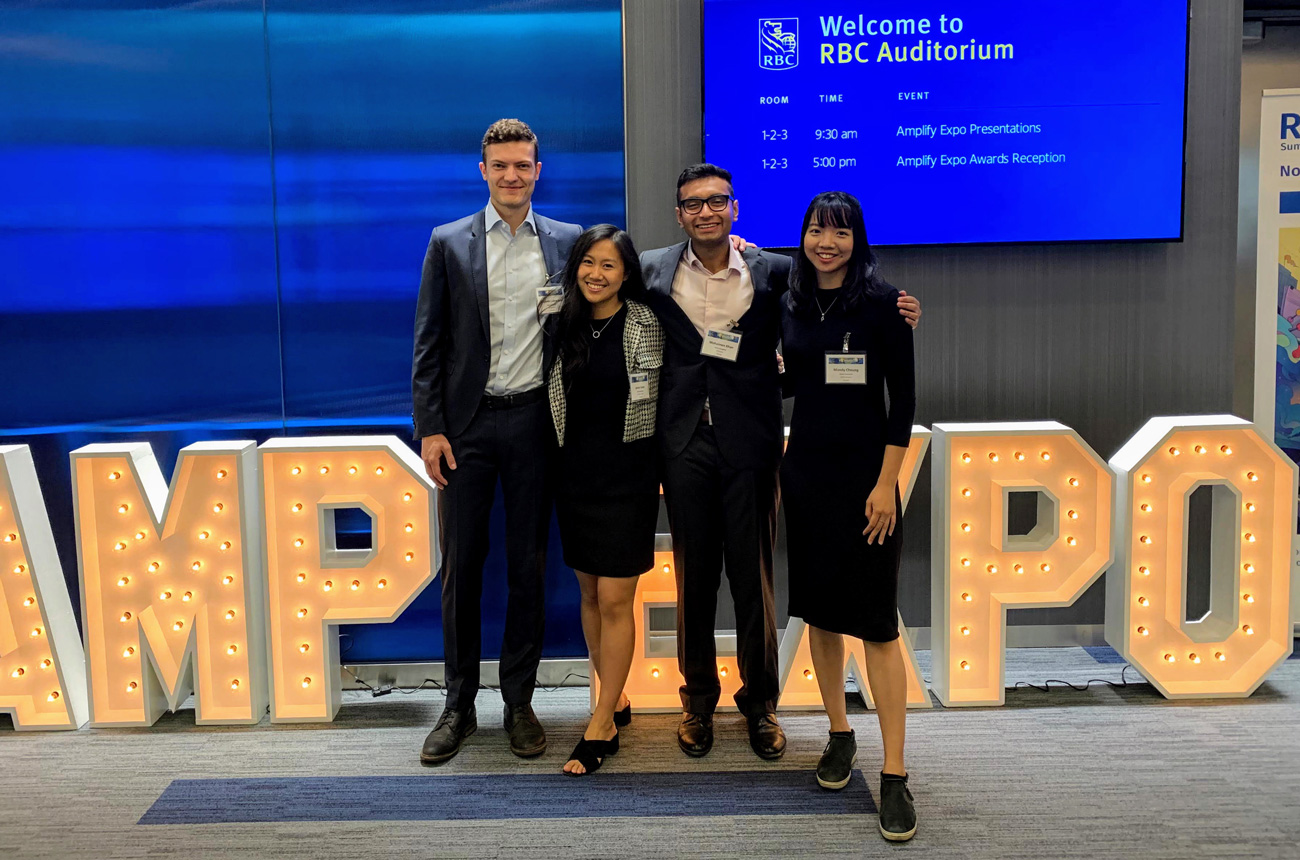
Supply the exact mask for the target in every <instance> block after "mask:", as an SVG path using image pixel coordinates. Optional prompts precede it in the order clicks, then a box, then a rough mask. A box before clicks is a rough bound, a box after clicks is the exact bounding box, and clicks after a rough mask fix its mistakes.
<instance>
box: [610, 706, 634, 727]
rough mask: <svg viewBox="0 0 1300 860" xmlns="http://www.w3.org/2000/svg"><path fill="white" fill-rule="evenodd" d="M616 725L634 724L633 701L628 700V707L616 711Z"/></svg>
mask: <svg viewBox="0 0 1300 860" xmlns="http://www.w3.org/2000/svg"><path fill="white" fill-rule="evenodd" d="M614 725H616V726H630V725H632V703H631V702H628V703H627V707H625V708H623V710H621V711H615V712H614Z"/></svg>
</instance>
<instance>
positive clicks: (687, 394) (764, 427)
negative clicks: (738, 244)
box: [641, 242, 790, 469]
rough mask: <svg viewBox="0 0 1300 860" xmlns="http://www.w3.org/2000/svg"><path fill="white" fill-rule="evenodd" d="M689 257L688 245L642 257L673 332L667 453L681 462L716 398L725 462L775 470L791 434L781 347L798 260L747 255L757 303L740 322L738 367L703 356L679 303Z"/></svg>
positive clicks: (664, 393) (667, 371) (656, 302)
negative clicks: (677, 280)
mask: <svg viewBox="0 0 1300 860" xmlns="http://www.w3.org/2000/svg"><path fill="white" fill-rule="evenodd" d="M685 252H686V243H685V242H682V243H680V244H677V245H673V246H671V247H668V248H660V249H658V250H654V251H646V252H645V253H644V254H642V255H641V269H642V271H643V273H644V274H645V282H646V288H647V290H648V301H649V304H650V307H651V309H653V310H654V312H655V313H656V314H657V315H658V316H659V321H660V323H661V324H662V325H663V328H664V335H665V346H664V366H663V370H662V372H661V374H660V378H659V421H658V423H659V434H660V439H661V440H662V447H663V451H664V454H665V455H666V456H668V457H676V456H677V455H678V454H680V453H681V452H682V450H683V449H684V448H685V447H686V443H687V442H688V441H690V438H691V435H692V434H694V432H695V428H696V426H697V425H698V424H699V423H700V414H701V413H702V412H703V411H704V399H705V397H708V398H709V408H710V412H711V413H712V416H713V430H714V433H715V436H716V438H717V442H718V450H719V452H720V453H721V455H722V458H723V459H724V460H726V461H727V463H728V464H729V465H730V466H732V467H733V468H736V469H757V468H766V467H769V466H774V465H775V464H776V463H777V462H778V461H779V460H780V458H781V448H782V437H783V435H784V427H783V426H782V415H781V383H780V378H779V374H778V373H777V364H776V345H777V341H778V340H779V338H780V334H781V301H782V297H783V296H784V295H785V292H786V289H787V288H788V286H789V277H790V258H789V257H786V256H784V255H783V254H773V253H770V252H768V251H758V250H753V249H750V250H748V251H746V252H745V253H744V255H743V256H744V259H745V264H746V265H747V266H748V267H749V275H750V279H751V281H752V282H753V285H754V301H753V302H752V303H751V304H750V306H749V310H748V311H746V312H745V314H744V316H742V317H741V318H740V319H739V320H738V322H739V324H740V325H739V329H738V330H739V331H740V332H741V333H742V334H743V337H742V338H741V340H740V352H739V355H738V357H737V359H736V361H734V362H732V361H727V360H725V359H721V358H710V357H708V356H704V355H701V354H700V347H701V346H702V344H703V338H702V337H700V333H699V332H698V331H696V329H695V326H694V324H692V323H691V320H690V318H689V317H688V316H687V315H686V312H685V311H683V310H682V309H681V307H680V306H678V304H677V302H676V300H674V299H673V277H674V275H675V274H676V272H677V264H678V262H679V261H680V260H681V258H682V254H683V253H685Z"/></svg>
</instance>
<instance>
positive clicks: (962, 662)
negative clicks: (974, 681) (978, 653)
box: [961, 660, 970, 672]
mask: <svg viewBox="0 0 1300 860" xmlns="http://www.w3.org/2000/svg"><path fill="white" fill-rule="evenodd" d="M961 667H962V669H964V670H965V671H967V672H969V671H970V663H967V662H966V661H965V660H962V661H961Z"/></svg>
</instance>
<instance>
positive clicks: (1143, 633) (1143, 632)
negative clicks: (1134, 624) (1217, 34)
mask: <svg viewBox="0 0 1300 860" xmlns="http://www.w3.org/2000/svg"><path fill="white" fill-rule="evenodd" d="M1138 635H1140V636H1150V635H1151V631H1150V630H1148V629H1146V628H1145V627H1139V628H1138Z"/></svg>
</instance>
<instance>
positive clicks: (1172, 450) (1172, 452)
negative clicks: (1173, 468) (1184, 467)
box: [1169, 446, 1183, 457]
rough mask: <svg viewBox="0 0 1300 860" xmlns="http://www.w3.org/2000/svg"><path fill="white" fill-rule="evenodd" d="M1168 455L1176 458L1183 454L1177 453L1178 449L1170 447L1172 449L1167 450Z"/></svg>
mask: <svg viewBox="0 0 1300 860" xmlns="http://www.w3.org/2000/svg"><path fill="white" fill-rule="evenodd" d="M1169 453H1170V455H1171V456H1174V457H1177V456H1178V455H1179V454H1181V453H1183V452H1182V451H1179V450H1178V448H1177V446H1175V447H1172V448H1170V449H1169Z"/></svg>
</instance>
